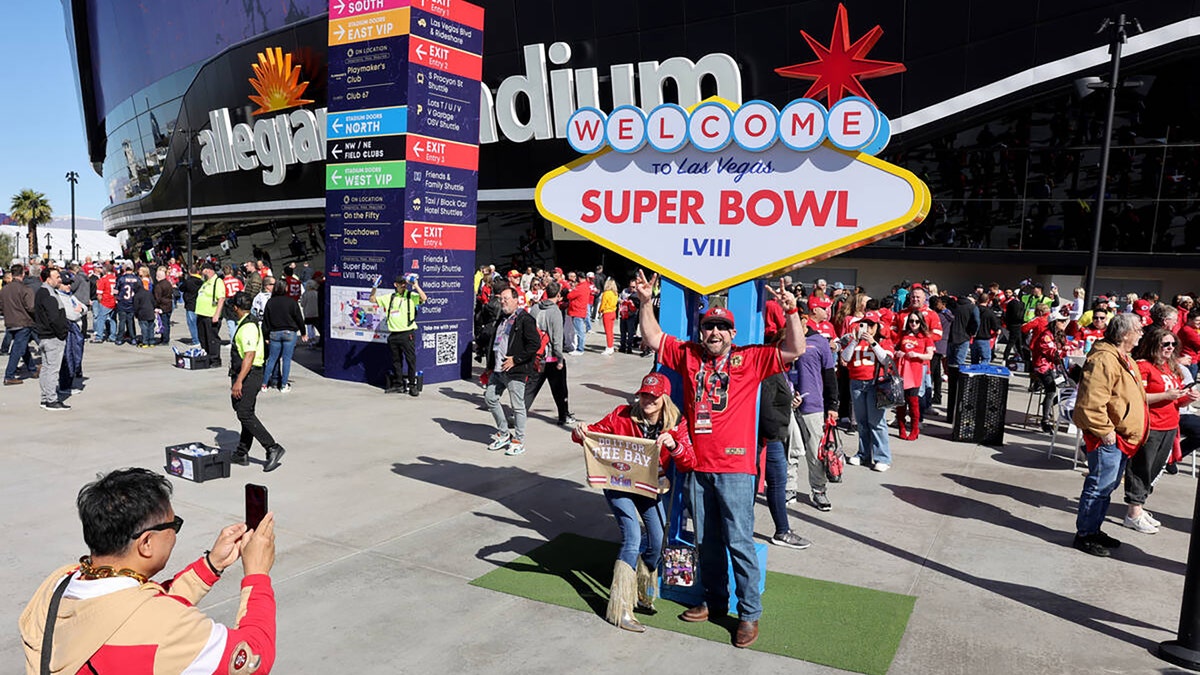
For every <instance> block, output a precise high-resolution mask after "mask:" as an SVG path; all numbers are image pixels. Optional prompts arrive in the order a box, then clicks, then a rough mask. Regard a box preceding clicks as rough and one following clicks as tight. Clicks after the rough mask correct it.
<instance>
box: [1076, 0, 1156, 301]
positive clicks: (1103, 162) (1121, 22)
mask: <svg viewBox="0 0 1200 675" xmlns="http://www.w3.org/2000/svg"><path fill="white" fill-rule="evenodd" d="M1130 26H1134V27H1136V28H1137V30H1138V32H1141V30H1142V26H1141V24H1140V23H1138V20H1137V19H1128V20H1126V18H1125V15H1124V14H1122V15H1120V16H1119V17H1117V20H1116V21H1115V22H1114V21H1113V20H1112V19H1105V20H1104V23H1102V24H1100V30H1098V31H1096V32H1097V33H1101V32H1103V31H1104V30H1105V29H1111V31H1112V36H1111V38H1110V42H1109V46H1108V53H1109V54H1111V55H1112V60H1111V63H1112V72H1111V73H1110V74H1109V77H1108V82H1099V83H1096V84H1095V85H1091V86H1093V88H1097V89H1108V113H1107V115H1106V116H1105V118H1104V138H1103V139H1102V140H1101V143H1100V188H1099V191H1098V192H1097V194H1096V214H1095V215H1096V219H1095V222H1094V223H1093V225H1092V259H1091V262H1090V263H1088V269H1087V279H1086V281H1085V283H1084V287H1085V288H1086V289H1087V295H1086V296H1084V297H1086V298H1087V299H1088V302H1091V299H1092V298H1093V297H1095V296H1094V293H1095V290H1096V266H1097V265H1099V264H1100V229H1101V227H1102V226H1103V224H1104V193H1105V191H1107V190H1108V153H1109V151H1110V150H1111V149H1112V128H1113V113H1114V111H1115V110H1116V105H1117V88H1118V87H1120V86H1121V84H1120V79H1119V78H1120V75H1121V45H1123V44H1125V40H1126V39H1128V33H1127V32H1126V29H1127V28H1128V27H1130ZM1131 84H1132V83H1131ZM1139 84H1140V83H1139Z"/></svg>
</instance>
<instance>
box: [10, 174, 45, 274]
mask: <svg viewBox="0 0 1200 675" xmlns="http://www.w3.org/2000/svg"><path fill="white" fill-rule="evenodd" d="M10 210H11V211H12V213H10V214H9V215H10V216H12V219H13V220H15V221H17V222H18V223H20V224H21V225H24V226H25V228H26V229H27V230H28V239H29V257H30V258H33V257H34V256H36V255H37V250H38V246H37V243H38V240H37V227H38V225H44V224H45V223H48V222H50V221H51V220H53V219H54V211H53V209H51V208H50V200H48V199H46V195H44V194H42V193H40V192H35V191H33V190H30V189H25V190H21V191H20V192H18V193H17V194H15V195H13V198H12V207H11V208H10Z"/></svg>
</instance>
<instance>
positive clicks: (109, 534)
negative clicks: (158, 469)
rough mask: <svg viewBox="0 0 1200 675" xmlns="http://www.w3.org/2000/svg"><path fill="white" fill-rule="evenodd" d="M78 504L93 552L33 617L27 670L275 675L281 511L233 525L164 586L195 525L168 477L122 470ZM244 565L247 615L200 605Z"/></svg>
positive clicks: (55, 578)
mask: <svg viewBox="0 0 1200 675" xmlns="http://www.w3.org/2000/svg"><path fill="white" fill-rule="evenodd" d="M76 505H77V507H78V512H79V519H80V521H82V524H83V539H84V542H85V543H86V544H87V547H88V555H85V556H83V557H82V558H80V560H79V562H78V563H76V564H72V565H67V566H65V567H61V568H59V569H58V570H56V571H55V572H54V573H53V574H51V575H50V576H49V577H47V578H46V579H45V581H43V582H42V583H41V585H40V586H39V587H38V589H37V591H36V592H35V593H34V596H33V598H32V599H31V600H30V602H29V604H28V605H27V606H26V607H25V610H24V611H23V612H22V613H21V618H20V622H19V625H20V630H21V637H22V639H23V641H24V644H25V672H26V673H28V674H29V675H35V674H36V673H38V672H54V673H78V672H84V673H151V672H154V673H205V674H208V673H212V674H214V675H216V674H220V675H225V674H242V673H255V675H268V674H269V673H270V672H271V668H272V667H273V666H274V663H275V637H276V633H275V592H274V589H273V588H272V586H271V576H270V573H271V568H272V567H273V566H274V564H275V516H274V515H273V514H270V513H268V514H267V515H266V516H265V517H264V518H263V520H262V522H261V523H260V524H259V526H258V527H257V528H255V529H248V528H247V527H246V525H245V523H236V524H233V525H229V526H228V527H226V528H224V529H222V530H221V532H220V533H219V534H218V535H217V537H216V541H215V543H213V545H212V548H211V549H210V550H208V551H205V552H204V554H203V555H201V556H199V557H198V558H196V559H195V560H194V561H193V562H192V563H191V564H189V565H188V566H187V567H186V568H184V569H183V571H181V572H180V573H179V574H176V575H175V576H174V577H173V578H171V579H169V580H166V581H161V582H155V581H151V579H152V578H153V577H154V576H155V575H157V574H158V573H159V572H161V571H162V570H163V569H164V568H165V567H166V565H167V561H168V560H169V559H170V557H171V553H172V552H173V551H174V548H175V543H176V536H177V534H178V532H179V530H180V529H181V528H182V527H183V518H181V517H179V516H178V515H177V514H176V513H175V509H174V508H173V507H172V505H171V483H170V481H168V480H167V478H166V477H165V476H162V475H160V474H157V473H155V472H153V471H150V470H148V469H142V468H132V469H119V470H117V471H113V472H111V473H108V474H106V475H103V476H101V477H100V478H98V479H97V480H96V481H95V482H92V483H89V484H87V485H85V486H84V487H83V489H82V490H80V491H79V495H78V497H77V499H76ZM239 558H240V559H241V561H242V571H243V576H242V582H241V588H242V593H241V598H240V606H239V608H238V612H237V616H238V619H237V622H236V623H235V624H234V625H233V626H225V625H223V624H219V623H217V622H215V621H213V620H212V619H210V618H209V617H208V616H206V615H205V614H204V613H203V612H201V611H200V610H199V609H197V608H196V605H197V604H198V603H199V602H200V601H201V600H202V599H203V598H204V596H205V595H206V594H207V593H208V592H209V590H211V589H212V587H213V586H214V585H215V584H216V583H217V581H219V580H220V578H221V577H222V576H223V574H224V573H225V572H226V571H227V570H228V569H229V567H231V566H232V565H233V564H234V563H235V562H237V561H238V559H239ZM43 664H44V667H43ZM46 668H48V669H49V670H46Z"/></svg>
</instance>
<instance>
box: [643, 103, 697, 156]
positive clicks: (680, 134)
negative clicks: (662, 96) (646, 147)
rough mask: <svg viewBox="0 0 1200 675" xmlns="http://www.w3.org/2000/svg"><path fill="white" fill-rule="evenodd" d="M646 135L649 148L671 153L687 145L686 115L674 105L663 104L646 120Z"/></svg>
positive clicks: (685, 112) (652, 111)
mask: <svg viewBox="0 0 1200 675" xmlns="http://www.w3.org/2000/svg"><path fill="white" fill-rule="evenodd" d="M646 135H647V136H648V137H649V138H648V142H649V143H650V147H652V148H654V149H655V150H657V151H659V152H665V153H671V152H675V151H676V150H679V149H680V148H682V147H683V146H685V145H687V141H688V114H687V111H686V110H684V109H683V108H681V107H680V106H677V105H675V104H674V103H664V104H662V105H660V106H658V107H656V108H655V109H654V110H651V111H650V116H649V117H647V118H646Z"/></svg>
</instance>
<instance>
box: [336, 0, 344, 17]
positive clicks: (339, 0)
mask: <svg viewBox="0 0 1200 675" xmlns="http://www.w3.org/2000/svg"><path fill="white" fill-rule="evenodd" d="M344 9H346V3H344V2H342V0H337V11H338V14H341V13H342V10H344Z"/></svg>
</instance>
